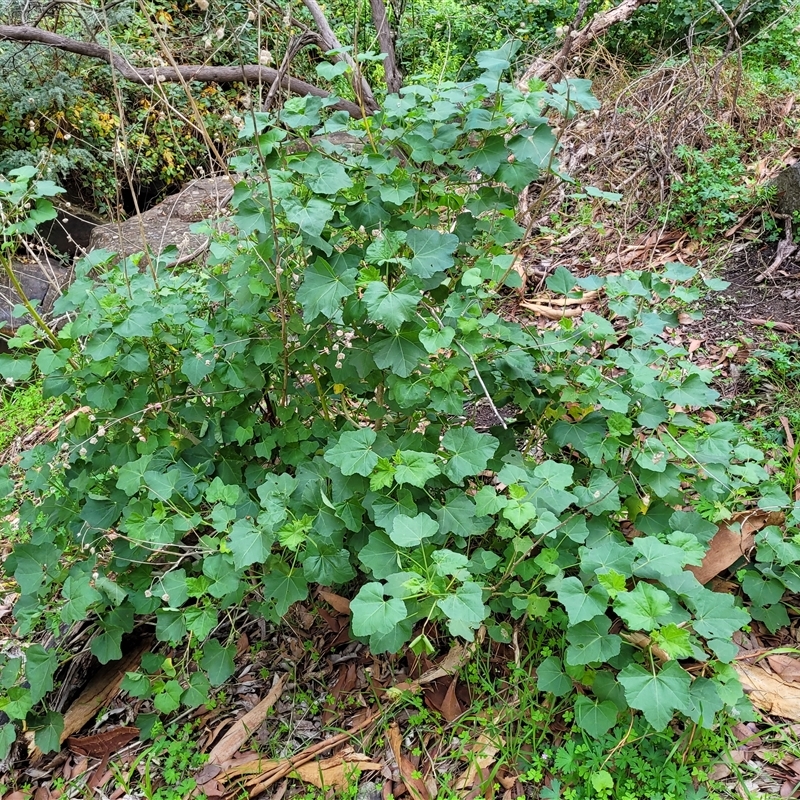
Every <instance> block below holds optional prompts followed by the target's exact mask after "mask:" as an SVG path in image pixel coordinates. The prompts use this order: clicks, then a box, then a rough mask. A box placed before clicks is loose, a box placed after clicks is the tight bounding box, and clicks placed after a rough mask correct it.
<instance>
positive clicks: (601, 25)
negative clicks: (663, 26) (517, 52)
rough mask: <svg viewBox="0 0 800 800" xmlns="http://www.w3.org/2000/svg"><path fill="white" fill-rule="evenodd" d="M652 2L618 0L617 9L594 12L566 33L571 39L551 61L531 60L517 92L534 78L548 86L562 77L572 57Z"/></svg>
mask: <svg viewBox="0 0 800 800" xmlns="http://www.w3.org/2000/svg"><path fill="white" fill-rule="evenodd" d="M656 3H658V0H622V2H621V3H620V4H619V5H618V6H615V7H614V8H611V9H609V10H608V11H600V12H598V13H597V14H595V15H594V16H593V17H592V18H591V19H590V20H589V22H588V23H587V24H586V25H584V26H583V27H582V28H581V29H580V30H577V31H569V32H568V33H567V35H568V36H570V37H571V41H570V43H569V46H564V47H562V48H561V51H560V52H559V53H557V54H556V55H555V56H553V57H552V58H541V57H540V58H537V59H535V60H534V62H533V64H531V65H530V66H529V67H528V69H526V70H525V73H524V74H523V76H522V78H520V80H519V87H520V89H521V90H522V91H527V89H528V82H529V81H531V80H534V79H537V80H540V81H545V82H546V83H552V82H553V81H554V80H556V79H557V78H559V77H561V76H562V75H563V74H564V72H565V71H566V67H567V61H568V60H569V58H570V57H573V56H575V55H576V54H577V53H579V52H580V51H581V50H583V49H584V48H585V47H586V46H587V45H589V44H591V42H593V41H594V40H595V39H596V38H597V37H598V36H601V35H602V34H604V33H605V32H606V31H607V30H608V29H609V28H611V27H612V26H614V25H616V24H617V23H618V22H624V21H625V20H627V19H630V18H631V17H632V16H633V15H634V13H635V12H636V11H637V10H638V9H639V8H640V7H641V6H644V5H649V4H656Z"/></svg>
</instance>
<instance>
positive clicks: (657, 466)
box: [633, 436, 669, 472]
mask: <svg viewBox="0 0 800 800" xmlns="http://www.w3.org/2000/svg"><path fill="white" fill-rule="evenodd" d="M633 460H634V461H635V462H636V463H637V464H638V465H639V466H640V467H642V469H648V470H650V471H651V472H664V470H665V469H666V468H667V464H669V451H668V450H667V448H666V447H664V445H663V444H661V442H660V441H659V440H658V439H656V438H655V437H652V436H651V437H650V438H649V439H647V440H646V441H645V443H644V444H643V445H642V448H641V450H636V451H635V452H634V455H633Z"/></svg>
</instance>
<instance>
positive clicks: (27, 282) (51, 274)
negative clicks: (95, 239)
mask: <svg viewBox="0 0 800 800" xmlns="http://www.w3.org/2000/svg"><path fill="white" fill-rule="evenodd" d="M11 268H12V270H13V271H14V274H15V275H16V277H17V280H18V281H19V283H20V285H21V286H22V291H23V292H25V295H26V297H27V298H28V299H29V300H30V301H32V302H34V301H35V302H34V305H35V307H36V310H37V311H38V312H39V313H40V314H41V315H42V316H43V317H45V319H46V318H47V316H48V314H49V313H50V310H51V309H52V308H53V303H55V301H56V298H58V296H59V295H60V294H61V292H62V290H63V289H65V288H66V286H67V285H68V284H69V282H70V281H71V279H72V270H71V269H67V268H65V267H62V266H61V265H60V264H59V262H58V261H56V260H54V259H51V258H49V257H47V256H42V257H41V258H40V259H39V261H27V262H23V261H20V260H18V259H13V260H12V261H11ZM21 303H22V299H21V298H20V296H19V294H18V293H17V291H16V289H15V288H14V287H13V285H12V283H11V281H10V280H9V278H8V276H7V275H6V273H5V271H3V272H0V337H2V336H8V335H9V334H11V333H13V332H14V331H15V330H16V329H17V328H19V327H20V326H21V325H26V324H30V323H31V322H32V320H31V319H30V316H29V315H28V314H26V315H25V316H23V317H15V316H14V315H13V311H14V307H15V306H18V305H20V304H21ZM3 323H5V324H3Z"/></svg>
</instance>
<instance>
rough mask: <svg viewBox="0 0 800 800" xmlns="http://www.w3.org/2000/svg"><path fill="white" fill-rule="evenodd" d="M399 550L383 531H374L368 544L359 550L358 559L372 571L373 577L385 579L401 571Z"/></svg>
mask: <svg viewBox="0 0 800 800" xmlns="http://www.w3.org/2000/svg"><path fill="white" fill-rule="evenodd" d="M395 519H396V517H395ZM397 552H398V551H397V546H396V545H395V544H394V543H393V542H392V541H391V540H390V539H389V537H388V536H387V535H386V534H385V533H383V531H373V532H372V533H370V535H369V541H368V542H367V544H366V545H365V546H364V547H362V548H361V549H360V550H359V551H358V560H359V561H360V562H361V563H362V564H363V565H364V566H365V567H366V568H367V569H368V570H369V571H370V572H371V573H372V577H373V578H377V579H378V580H385V579H386V578H389V577H390V576H391V575H393V574H394V573H396V572H399V571H400V560H399V558H398V555H397Z"/></svg>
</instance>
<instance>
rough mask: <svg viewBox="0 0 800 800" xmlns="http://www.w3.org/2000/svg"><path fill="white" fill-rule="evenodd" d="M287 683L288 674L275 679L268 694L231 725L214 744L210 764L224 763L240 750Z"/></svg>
mask: <svg viewBox="0 0 800 800" xmlns="http://www.w3.org/2000/svg"><path fill="white" fill-rule="evenodd" d="M285 683H286V676H285V675H281V677H279V678H278V679H277V680H276V681H275V683H274V684H273V686H272V688H271V689H270V690H269V693H268V694H267V696H266V697H265V698H264V699H263V700H262V701H261V702H260V703H259V704H258V705H257V706H255V707H254V708H251V709H250V711H248V712H247V713H246V714H245V715H244V716H243V717H240V718H239V719H238V720H237V721H236V722H235V723H234V724H233V725H232V726H231V729H230V730H229V731H228V732H227V733H226V734H225V735H224V736H223V737H222V739H220V741H219V742H217V744H216V745H214V748H213V749H212V750H211V752H210V753H209V754H208V761H209V763H210V764H222V763H224V762H226V761H228V760H229V759H230V758H231V757H232V756H233V755H234V753H236V752H237V751H238V750H239V748H240V747H241V746H242V745H243V744H244V743H245V742H246V741H247V739H248V738H249V737H250V736H251V734H253V733H254V732H255V731H256V730H257V729H258V728H259V727H260V726H261V723H262V722H264V719H265V718H266V716H267V713H268V712H269V710H270V709H271V708H272V707H273V706H274V705H275V703H277V702H278V700H279V699H280V696H281V693H282V692H283V686H284V684H285Z"/></svg>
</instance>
